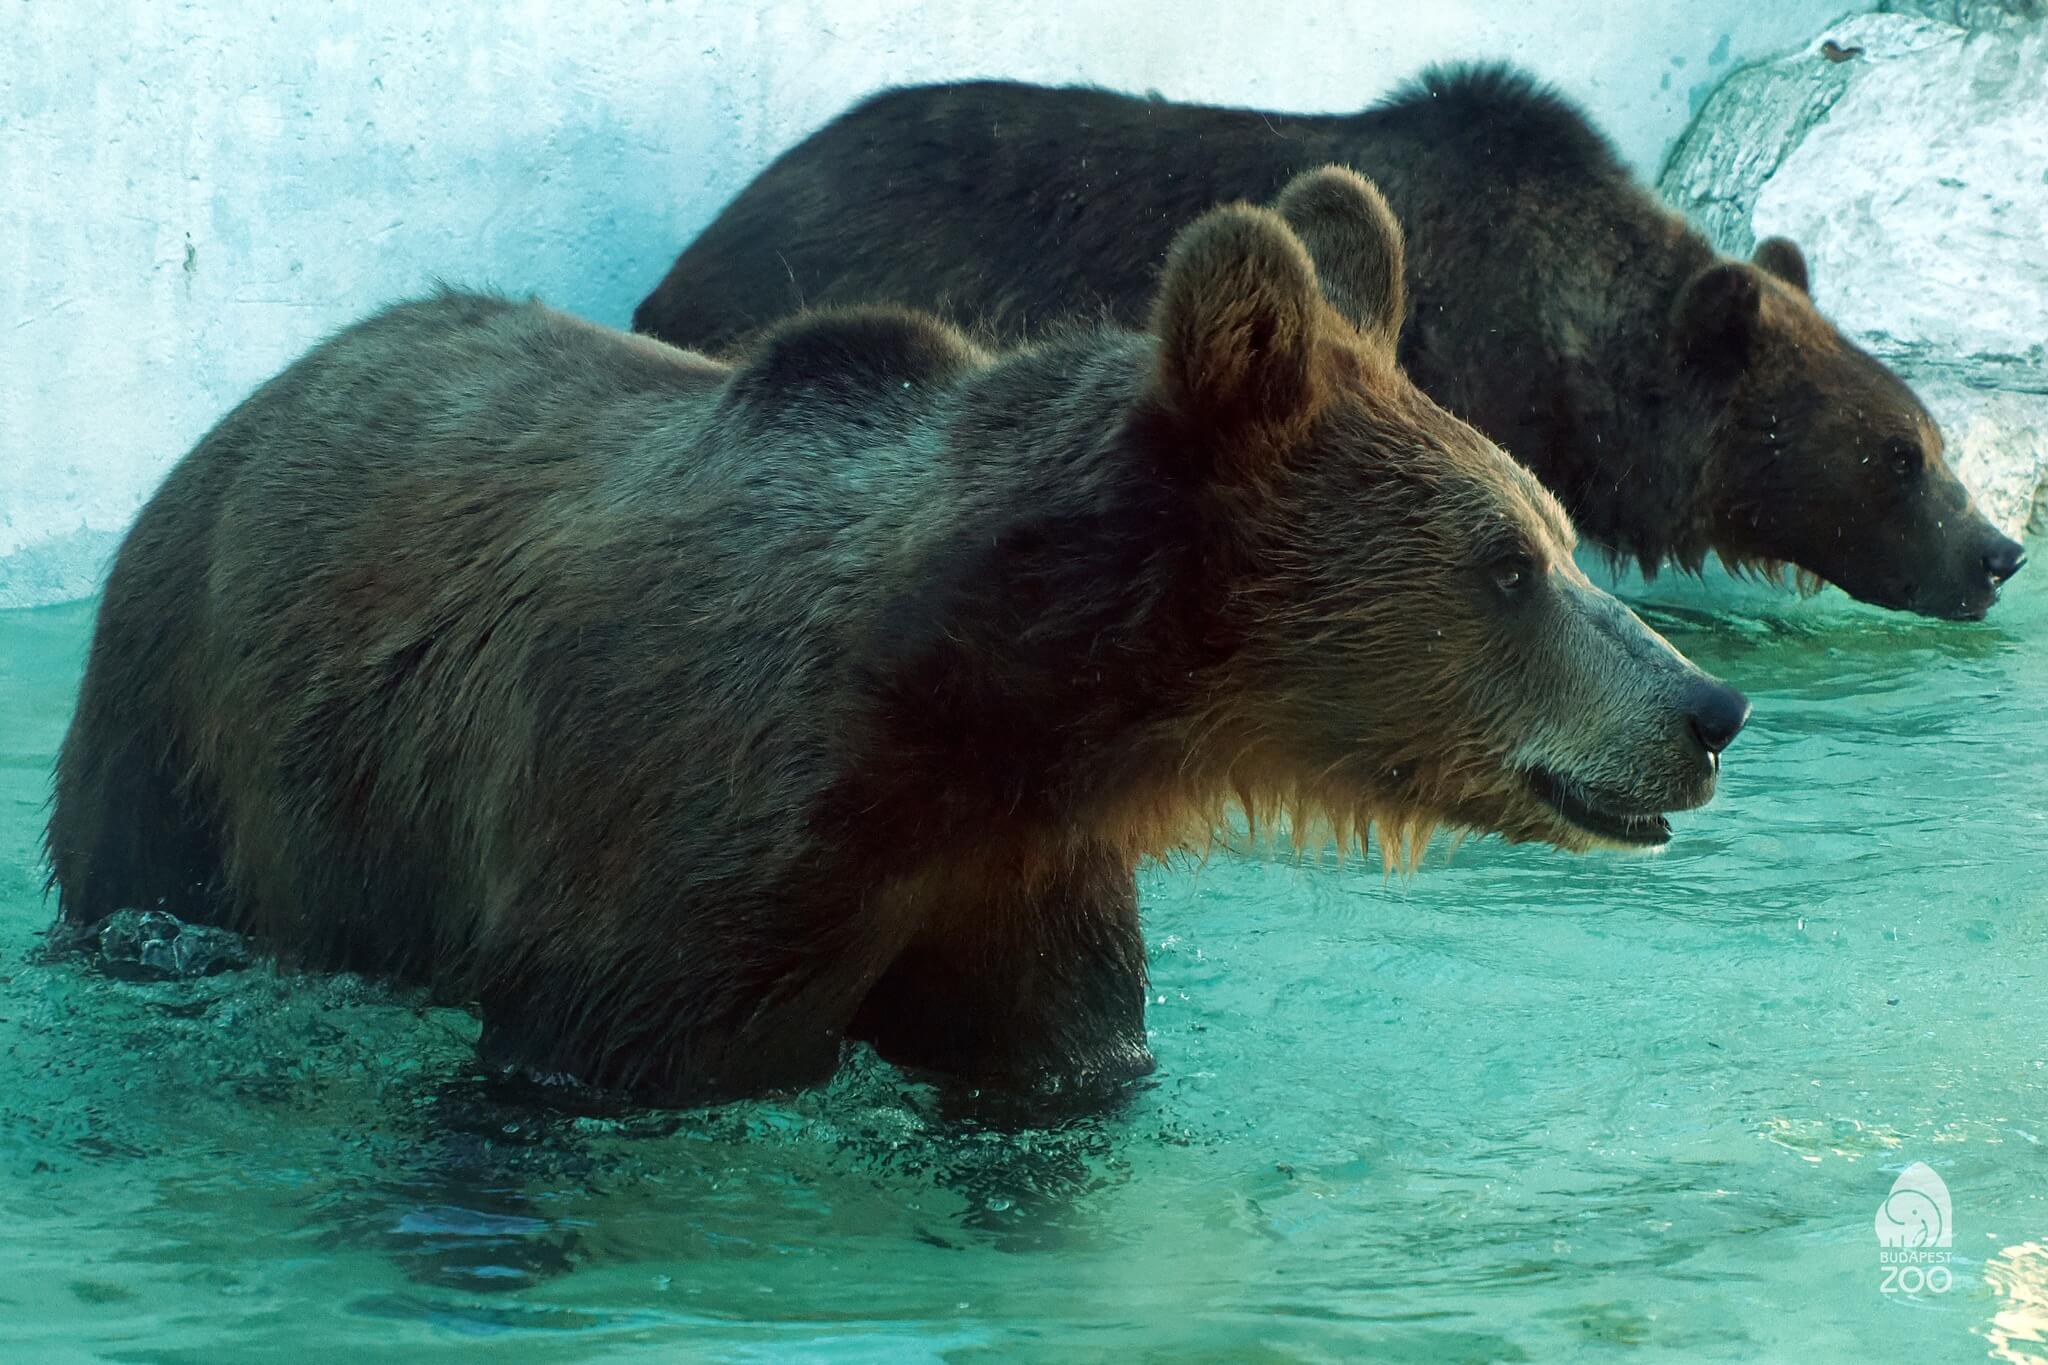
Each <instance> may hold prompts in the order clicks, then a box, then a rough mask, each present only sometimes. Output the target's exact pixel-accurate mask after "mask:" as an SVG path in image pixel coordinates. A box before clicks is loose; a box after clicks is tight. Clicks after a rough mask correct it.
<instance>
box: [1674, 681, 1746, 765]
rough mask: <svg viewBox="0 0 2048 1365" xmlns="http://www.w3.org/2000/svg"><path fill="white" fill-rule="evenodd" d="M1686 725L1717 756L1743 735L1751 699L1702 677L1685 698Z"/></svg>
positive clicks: (1708, 750)
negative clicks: (1738, 736)
mask: <svg viewBox="0 0 2048 1365" xmlns="http://www.w3.org/2000/svg"><path fill="white" fill-rule="evenodd" d="M1685 718H1686V722H1687V723H1688V724H1689V725H1691V726H1692V736H1693V738H1694V739H1696V740H1698V741H1699V742H1700V747H1701V748H1702V749H1705V750H1706V751H1707V752H1708V753H1710V754H1718V753H1720V752H1721V751H1722V750H1723V749H1725V748H1727V747H1728V746H1729V745H1730V744H1731V743H1733V742H1734V740H1735V737H1736V736H1737V735H1739V734H1741V733H1742V725H1743V722H1744V721H1746V720H1748V719H1749V698H1747V697H1745V696H1743V695H1742V694H1741V693H1740V692H1737V691H1736V690H1735V689H1734V688H1732V687H1729V686H1726V685H1725V684H1722V683H1717V682H1714V681H1713V680H1711V679H1708V678H1702V679H1700V681H1698V682H1696V683H1694V684H1693V685H1692V691H1691V693H1690V694H1689V695H1688V696H1687V697H1686V705H1685Z"/></svg>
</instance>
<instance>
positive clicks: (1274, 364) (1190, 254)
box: [1152, 204, 1323, 444]
mask: <svg viewBox="0 0 2048 1365" xmlns="http://www.w3.org/2000/svg"><path fill="white" fill-rule="evenodd" d="M1322 309H1323V301H1322V296H1321V294H1320V293H1318V292H1317V288H1316V272H1315V267H1314V266H1313V265H1311V264H1310V263H1309V258H1308V252H1307V251H1305V250H1303V249H1302V245H1301V243H1300V242H1299V241H1298V240H1296V239H1295V236H1294V234H1293V233H1291V232H1289V231H1288V230H1287V225H1286V224H1285V223H1283V222H1281V221H1280V219H1279V218H1278V217H1277V216H1275V215H1274V214H1273V213H1271V212H1269V211H1267V210H1265V209H1260V208H1253V207H1251V206H1250V205H1248V204H1231V205H1228V206H1226V207H1224V208H1219V209H1212V210H1210V211H1209V212H1208V213H1206V214H1204V215H1203V216H1202V217H1200V218H1198V219H1196V220H1195V222H1194V223H1193V224H1191V225H1190V226H1188V227H1186V228H1184V229H1182V231H1181V234H1180V236H1178V237H1176V238H1175V239H1174V242H1173V248H1172V250H1171V251H1169V252H1168V253H1167V257H1166V270H1165V273H1164V275H1163V276H1162V277H1161V280H1160V285H1159V297H1158V298H1157V300H1155V301H1154V303H1153V305H1152V334H1153V335H1154V336H1156V337H1157V338H1158V339H1159V387H1160V390H1161V392H1162V394H1163V396H1164V397H1165V399H1166V402H1167V405H1168V406H1169V407H1170V408H1171V409H1172V410H1173V411H1174V412H1175V413H1177V414H1178V415H1179V416H1181V417H1182V418H1185V419H1188V420H1191V421H1193V422H1196V423H1199V424H1201V425H1203V426H1205V427H1208V428H1210V429H1212V430H1213V431H1214V432H1216V433H1217V434H1218V435H1221V436H1224V437H1227V438H1232V439H1240V438H1241V439H1248V440H1249V441H1251V442H1252V443H1254V444H1260V443H1262V436H1278V435H1280V434H1281V433H1283V432H1285V431H1287V430H1289V429H1291V428H1298V427H1299V426H1301V425H1304V424H1306V422H1307V420H1308V419H1309V418H1310V417H1312V416H1313V415H1314V412H1315V407H1316V403H1317V397H1316V390H1317V385H1316V381H1315V342H1316V324H1317V315H1318V314H1319V313H1320V312H1321V310H1322Z"/></svg>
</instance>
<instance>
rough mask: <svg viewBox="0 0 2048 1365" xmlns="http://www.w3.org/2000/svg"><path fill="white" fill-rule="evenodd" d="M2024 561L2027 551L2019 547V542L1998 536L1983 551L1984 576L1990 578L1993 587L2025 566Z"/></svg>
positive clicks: (2025, 561) (2025, 560)
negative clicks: (1987, 548) (1988, 547)
mask: <svg viewBox="0 0 2048 1365" xmlns="http://www.w3.org/2000/svg"><path fill="white" fill-rule="evenodd" d="M2026 563H2027V552H2026V551H2025V550H2024V549H2022V548H2021V547H2020V543H2019V542H2018V541H2016V540H2007V539H2006V538H2005V537H2004V536H2000V537H1999V538H1998V539H1997V540H1996V541H1994V542H1992V546H1991V548H1990V549H1989V550H1987V551H1985V552H1984V576H1985V577H1986V578H1988V579H1990V580H1991V586H1992V587H1994V588H1995V587H1997V586H1998V585H1999V584H2001V583H2003V582H2005V580H2006V579H2008V578H2011V577H2012V576H2013V575H2014V574H2016V573H2018V572H2019V571H2020V570H2021V569H2023V568H2025V567H2026Z"/></svg>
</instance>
